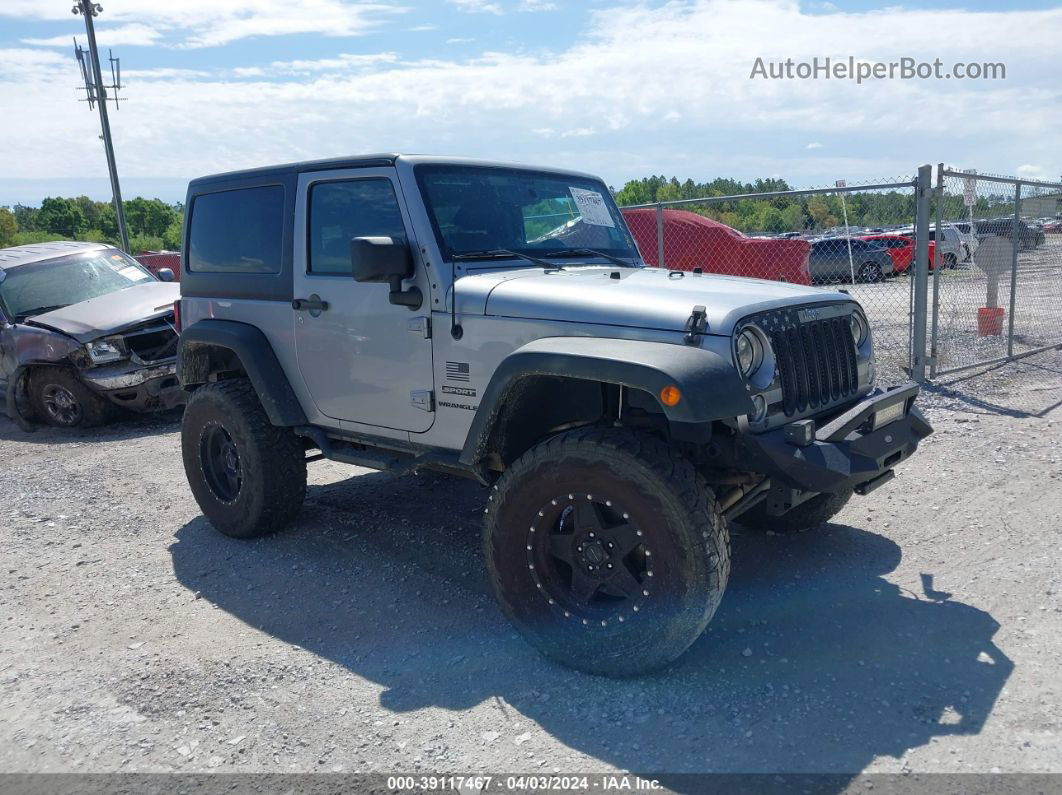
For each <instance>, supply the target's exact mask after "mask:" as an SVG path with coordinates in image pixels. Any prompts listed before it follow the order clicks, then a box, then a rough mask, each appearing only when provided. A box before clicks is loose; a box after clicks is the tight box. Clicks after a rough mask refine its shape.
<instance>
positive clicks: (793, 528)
mask: <svg viewBox="0 0 1062 795" xmlns="http://www.w3.org/2000/svg"><path fill="white" fill-rule="evenodd" d="M850 499H852V492H850V491H842V492H840V493H839V494H819V495H818V496H815V497H812V498H811V499H810V500H808V501H807V502H802V503H800V505H798V506H797V507H796V508H793V510H791V511H787V512H786V513H783V514H782V515H781V516H768V515H767V506H766V504H765V503H763V502H760V503H758V504H756V505H753V506H752V507H751V508H749V509H748V510H747V511H745V513H743V514H741V515H740V516H738V517H737V518H736V519H734V521H735V522H737V523H738V524H740V525H742V526H744V527H748V528H749V529H752V530H764V531H767V530H769V531H772V532H775V533H803V532H804V531H805V530H811V529H813V528H815V527H821V526H822V525H824V524H826V523H827V522H828V521H830V519H832V518H833V517H834V516H836V515H837V514H838V513H840V512H841V509H842V508H844V506H846V505H847V504H848V501H849V500H850Z"/></svg>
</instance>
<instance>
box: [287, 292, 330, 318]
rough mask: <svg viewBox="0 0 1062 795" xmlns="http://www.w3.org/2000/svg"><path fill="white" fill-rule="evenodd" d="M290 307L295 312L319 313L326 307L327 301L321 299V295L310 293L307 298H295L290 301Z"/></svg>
mask: <svg viewBox="0 0 1062 795" xmlns="http://www.w3.org/2000/svg"><path fill="white" fill-rule="evenodd" d="M291 308H292V309H294V310H295V311H296V312H309V313H310V314H313V313H315V312H316V313H317V314H320V313H321V312H324V311H325V310H326V309H328V302H327V301H322V300H321V296H319V295H311V296H310V297H309V298H296V299H295V300H294V301H292V302H291Z"/></svg>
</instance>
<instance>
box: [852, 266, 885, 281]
mask: <svg viewBox="0 0 1062 795" xmlns="http://www.w3.org/2000/svg"><path fill="white" fill-rule="evenodd" d="M856 278H857V279H858V280H859V281H861V282H880V281H881V280H882V278H883V275H882V271H881V266H880V265H878V263H876V262H864V263H863V264H862V265H860V266H859V270H858V271H856Z"/></svg>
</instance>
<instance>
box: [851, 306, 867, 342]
mask: <svg viewBox="0 0 1062 795" xmlns="http://www.w3.org/2000/svg"><path fill="white" fill-rule="evenodd" d="M848 325H849V326H850V327H851V329H852V339H853V340H854V341H855V344H856V347H857V348H858V347H860V346H862V344H863V343H864V342H866V341H867V334H869V333H870V327H869V326H867V321H866V320H865V319H864V318H863V316H862V315H861V314H859V313H858V312H853V313H852V314H851V315H849V316H848Z"/></svg>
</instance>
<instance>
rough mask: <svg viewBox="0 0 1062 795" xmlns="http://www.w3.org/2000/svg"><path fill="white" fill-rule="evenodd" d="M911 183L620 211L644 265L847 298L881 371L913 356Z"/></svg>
mask: <svg viewBox="0 0 1062 795" xmlns="http://www.w3.org/2000/svg"><path fill="white" fill-rule="evenodd" d="M916 188H917V185H916V180H915V179H914V178H912V177H901V178H898V179H893V180H882V181H878V182H873V183H866V184H851V185H848V184H845V183H837V184H835V185H833V186H832V187H818V188H807V189H802V190H783V191H771V192H763V193H752V194H740V195H723V196H707V197H699V198H690V199H677V200H671V201H661V202H654V203H652V204H640V205H632V206H627V207H621V210H622V212H623V215H624V216H625V218H626V220H627V223H628V225H629V226H630V228H631V232H632V233H633V234H634V237H635V240H636V241H637V243H638V248H639V250H640V251H641V253H642V256H643V258H644V259H645V260H646V262H647V263H649V264H650V265H652V266H654V267H664V268H667V269H669V270H683V271H694V270H701V271H702V272H705V273H716V274H728V275H733V276H742V277H748V278H756V279H767V280H771V281H785V282H792V283H795V284H803V285H821V286H823V287H832V288H833V289H837V288H840V289H843V290H846V291H847V292H849V293H850V294H851V295H852V296H853V297H854V298H856V299H857V300H858V301H859V302H860V303H861V304H862V305H863V308H864V310H865V311H866V313H867V317H868V319H869V321H870V323H871V326H872V329H873V334H874V339H875V348H876V351H877V355H878V364H879V371H880V372H881V373H882V376H883V377H884V378H887V379H891V380H894V381H895V380H897V379H899V378H904V377H907V370H908V368H909V363H910V360H911V347H910V346H911V306H912V303H911V302H912V274H913V273H914V271H915V267H914V266H915V240H914V225H915V215H916V205H917V199H916Z"/></svg>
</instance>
